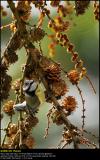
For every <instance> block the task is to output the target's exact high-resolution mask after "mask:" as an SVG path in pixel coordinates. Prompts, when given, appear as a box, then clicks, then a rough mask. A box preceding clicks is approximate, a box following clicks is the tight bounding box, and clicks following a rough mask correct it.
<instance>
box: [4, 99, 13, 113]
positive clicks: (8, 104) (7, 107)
mask: <svg viewBox="0 0 100 160" xmlns="http://www.w3.org/2000/svg"><path fill="white" fill-rule="evenodd" d="M13 105H14V101H12V100H10V101H7V102H6V103H5V104H4V105H3V112H5V113H6V114H8V115H12V114H13V113H14V110H13Z"/></svg>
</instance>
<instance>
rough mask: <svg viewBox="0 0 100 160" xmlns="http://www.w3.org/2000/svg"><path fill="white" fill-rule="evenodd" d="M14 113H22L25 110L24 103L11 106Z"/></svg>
mask: <svg viewBox="0 0 100 160" xmlns="http://www.w3.org/2000/svg"><path fill="white" fill-rule="evenodd" d="M13 107H14V110H16V111H24V110H25V109H26V101H24V102H23V103H19V104H16V105H14V106H13Z"/></svg>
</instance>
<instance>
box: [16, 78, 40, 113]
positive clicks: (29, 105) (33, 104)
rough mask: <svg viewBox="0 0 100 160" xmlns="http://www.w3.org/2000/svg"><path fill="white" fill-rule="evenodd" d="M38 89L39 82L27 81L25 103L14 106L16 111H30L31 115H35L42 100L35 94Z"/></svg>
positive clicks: (24, 87)
mask: <svg viewBox="0 0 100 160" xmlns="http://www.w3.org/2000/svg"><path fill="white" fill-rule="evenodd" d="M37 87H38V82H36V81H34V80H25V81H24V85H23V91H24V93H25V101H24V102H23V103H20V104H16V105H14V109H15V110H16V111H26V112H27V111H28V113H29V114H30V115H34V113H35V112H36V111H38V108H39V105H40V100H39V98H38V96H37V95H36V94H35V91H36V89H37Z"/></svg>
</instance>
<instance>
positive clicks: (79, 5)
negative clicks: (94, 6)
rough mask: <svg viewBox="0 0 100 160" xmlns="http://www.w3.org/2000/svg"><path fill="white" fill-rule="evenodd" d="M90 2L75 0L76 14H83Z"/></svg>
mask: <svg viewBox="0 0 100 160" xmlns="http://www.w3.org/2000/svg"><path fill="white" fill-rule="evenodd" d="M89 4H90V0H89V1H87V0H86V1H79V0H75V10H76V15H77V16H78V15H80V14H84V13H85V10H86V9H87V8H88V6H89Z"/></svg>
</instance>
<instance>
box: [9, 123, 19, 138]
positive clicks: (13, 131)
mask: <svg viewBox="0 0 100 160" xmlns="http://www.w3.org/2000/svg"><path fill="white" fill-rule="evenodd" d="M17 130H18V126H17V125H16V124H14V123H10V125H9V127H8V133H7V135H9V136H11V135H12V134H16V133H17Z"/></svg>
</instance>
